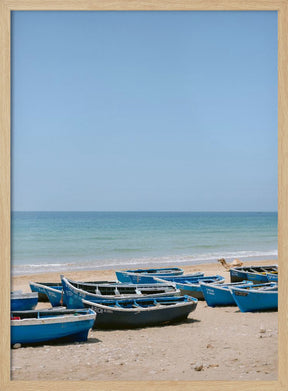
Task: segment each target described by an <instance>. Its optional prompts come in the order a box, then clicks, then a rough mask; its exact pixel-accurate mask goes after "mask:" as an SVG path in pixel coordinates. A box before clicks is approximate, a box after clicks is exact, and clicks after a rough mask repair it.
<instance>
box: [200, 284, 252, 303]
mask: <svg viewBox="0 0 288 391" xmlns="http://www.w3.org/2000/svg"><path fill="white" fill-rule="evenodd" d="M245 284H248V285H253V282H252V281H242V282H230V283H223V284H214V283H212V284H211V283H206V282H204V281H200V287H201V290H202V292H203V295H204V299H205V300H206V303H207V304H208V306H209V307H216V306H230V305H236V303H235V300H234V299H233V296H232V293H231V291H230V290H229V287H234V286H236V287H237V286H242V285H245Z"/></svg>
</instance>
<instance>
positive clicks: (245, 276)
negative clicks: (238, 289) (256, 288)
mask: <svg viewBox="0 0 288 391" xmlns="http://www.w3.org/2000/svg"><path fill="white" fill-rule="evenodd" d="M267 273H273V274H275V273H278V266H277V265H269V266H239V267H233V268H231V269H230V281H231V282H239V281H243V280H249V281H253V282H254V283H255V284H257V283H261V282H268V278H267V275H266V274H267Z"/></svg>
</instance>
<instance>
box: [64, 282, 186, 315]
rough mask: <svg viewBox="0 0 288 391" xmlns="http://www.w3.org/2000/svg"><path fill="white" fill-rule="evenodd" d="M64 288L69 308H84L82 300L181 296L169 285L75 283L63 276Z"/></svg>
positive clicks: (165, 283)
mask: <svg viewBox="0 0 288 391" xmlns="http://www.w3.org/2000/svg"><path fill="white" fill-rule="evenodd" d="M61 279H62V286H63V292H64V295H63V299H64V300H65V303H66V306H67V308H82V307H83V303H82V299H85V300H91V301H104V300H105V301H106V300H110V299H121V298H126V299H136V298H137V297H141V296H153V297H162V296H174V295H180V291H179V290H178V289H177V288H175V287H174V286H172V285H171V284H168V283H167V282H164V283H163V282H161V283H158V284H155V283H154V284H141V285H136V284H121V283H115V282H114V283H113V284H97V283H88V282H79V281H73V280H70V279H68V278H65V277H64V276H61Z"/></svg>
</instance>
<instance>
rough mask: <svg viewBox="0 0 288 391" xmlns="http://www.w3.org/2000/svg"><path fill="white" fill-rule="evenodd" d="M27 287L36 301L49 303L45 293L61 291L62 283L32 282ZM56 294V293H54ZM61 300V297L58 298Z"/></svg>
mask: <svg viewBox="0 0 288 391" xmlns="http://www.w3.org/2000/svg"><path fill="white" fill-rule="evenodd" d="M91 283H93V281H91ZM98 283H99V284H100V283H101V284H102V283H103V284H109V283H111V281H98ZM29 285H30V289H31V291H32V292H37V293H38V301H39V302H47V301H50V300H49V298H48V296H47V292H48V288H51V289H53V290H57V291H60V292H61V291H62V282H61V281H60V282H32V281H30V282H29ZM53 290H52V291H49V292H53ZM55 294H56V293H55ZM60 299H61V297H60Z"/></svg>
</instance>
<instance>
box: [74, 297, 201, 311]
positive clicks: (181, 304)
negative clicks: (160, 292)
mask: <svg viewBox="0 0 288 391" xmlns="http://www.w3.org/2000/svg"><path fill="white" fill-rule="evenodd" d="M185 296H186V297H187V298H188V300H187V299H186V300H184V301H181V302H179V303H173V304H171V305H168V306H165V305H163V304H161V303H157V304H155V305H154V306H152V307H141V306H137V307H133V308H128V307H127V308H121V307H116V305H115V306H113V307H110V306H108V305H105V304H104V303H102V302H101V303H99V302H93V301H91V300H85V299H82V303H83V304H87V305H93V306H96V307H100V308H101V309H103V310H110V311H111V310H112V312H117V311H118V312H126V313H127V312H147V311H157V310H160V309H164V308H167V309H168V308H170V309H171V308H179V307H185V306H188V305H195V306H196V305H197V304H198V299H196V298H195V297H192V296H188V295H185ZM185 296H178V297H185ZM115 301H117V300H115ZM95 312H96V313H97V311H95Z"/></svg>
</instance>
